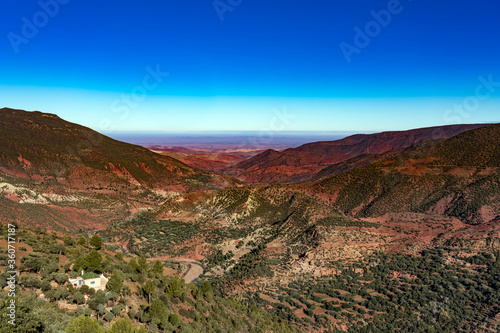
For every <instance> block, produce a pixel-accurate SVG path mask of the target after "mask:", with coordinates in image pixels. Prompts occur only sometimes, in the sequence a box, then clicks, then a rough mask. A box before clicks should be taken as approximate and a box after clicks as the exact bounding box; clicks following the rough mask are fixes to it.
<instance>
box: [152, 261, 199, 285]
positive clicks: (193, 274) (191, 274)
mask: <svg viewBox="0 0 500 333" xmlns="http://www.w3.org/2000/svg"><path fill="white" fill-rule="evenodd" d="M148 260H150V261H156V260H160V261H169V262H177V263H180V264H183V265H184V266H186V267H187V269H186V271H185V272H184V273H183V274H182V276H181V277H182V278H184V280H185V281H186V283H192V282H196V280H198V278H199V277H200V275H201V274H203V272H205V266H204V265H203V264H202V263H201V262H199V261H196V260H193V259H187V258H164V257H159V258H150V259H148Z"/></svg>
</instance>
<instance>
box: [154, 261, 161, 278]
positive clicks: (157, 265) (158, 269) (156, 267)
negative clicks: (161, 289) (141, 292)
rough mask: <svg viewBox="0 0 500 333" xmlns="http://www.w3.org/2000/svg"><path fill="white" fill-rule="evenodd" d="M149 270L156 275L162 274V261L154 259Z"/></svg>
mask: <svg viewBox="0 0 500 333" xmlns="http://www.w3.org/2000/svg"><path fill="white" fill-rule="evenodd" d="M151 271H152V272H153V273H155V274H156V275H157V276H161V275H163V263H162V262H161V261H160V260H156V261H155V263H154V265H153V268H151Z"/></svg>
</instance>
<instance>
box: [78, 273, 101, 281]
mask: <svg viewBox="0 0 500 333" xmlns="http://www.w3.org/2000/svg"><path fill="white" fill-rule="evenodd" d="M98 277H99V274H96V273H94V272H87V273H85V274H83V275H82V278H83V279H84V280H88V279H96V278H98Z"/></svg>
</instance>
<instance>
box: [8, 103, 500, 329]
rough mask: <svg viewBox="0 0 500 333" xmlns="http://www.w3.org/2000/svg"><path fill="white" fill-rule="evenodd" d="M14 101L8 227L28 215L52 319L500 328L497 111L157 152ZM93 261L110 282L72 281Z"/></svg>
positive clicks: (39, 323) (32, 264) (37, 282)
mask: <svg viewBox="0 0 500 333" xmlns="http://www.w3.org/2000/svg"><path fill="white" fill-rule="evenodd" d="M0 112H1V113H2V114H3V115H4V117H2V118H1V119H2V120H0V139H1V141H2V146H1V147H0V177H1V179H0V207H1V213H0V221H1V222H2V223H3V224H2V235H3V236H6V234H7V228H6V226H7V225H16V233H17V237H18V239H19V241H18V244H17V249H18V252H17V253H18V255H19V257H18V258H17V269H18V270H19V273H20V276H19V280H18V287H19V296H18V303H19V306H20V307H19V309H20V310H19V311H20V316H25V317H24V318H34V320H33V321H32V322H33V325H34V326H33V327H34V329H35V330H36V329H38V330H41V328H40V327H44V329H46V330H47V331H51V332H52V331H53V332H57V331H58V330H61V329H64V327H66V326H67V325H71V323H73V322H78V321H79V320H85V318H90V317H89V316H90V315H92V316H95V317H96V319H97V322H98V323H99V325H100V326H99V327H103V328H104V329H107V330H111V331H112V330H113V327H114V326H115V325H129V326H130V327H132V328H130V329H133V330H135V331H131V332H147V331H148V330H149V331H154V332H170V331H176V332H184V331H186V332H202V331H203V332H255V331H257V332H268V331H274V332H299V331H308V332H339V331H352V332H374V331H396V330H403V331H404V330H406V331H411V332H429V331H439V332H455V331H463V332H470V331H472V332H495V331H497V330H498V329H499V327H500V326H499V325H500V323H499V321H498V319H497V317H498V314H499V313H500V305H499V304H500V303H499V302H500V285H499V284H498V281H499V280H500V279H499V277H500V266H499V263H500V174H499V168H500V160H499V156H500V150H499V149H500V144H499V143H500V125H498V124H492V125H486V124H481V125H474V124H472V125H453V126H444V127H443V126H441V127H436V128H430V129H429V128H425V129H415V130H411V131H402V132H384V133H376V134H368V135H354V136H349V137H346V138H343V139H339V140H334V141H324V142H314V143H309V144H305V145H302V146H298V147H295V148H286V147H282V149H279V150H275V149H268V148H269V147H260V148H259V149H248V148H236V147H228V146H224V147H217V148H214V147H212V148H207V147H201V146H200V147H193V146H191V147H189V148H186V147H179V146H169V145H148V146H147V147H146V148H148V149H146V148H144V147H141V146H137V145H131V144H127V143H125V142H120V141H116V140H114V139H111V138H109V137H106V136H103V135H101V134H99V133H97V132H94V131H92V130H90V129H88V128H85V127H83V126H80V125H77V124H72V123H68V122H66V121H64V120H62V119H60V118H58V117H57V116H54V115H50V114H44V113H41V112H25V111H21V110H13V109H2V110H0ZM3 248H4V247H2V249H3ZM7 254H8V252H7V251H3V252H2V254H1V260H2V261H1V262H0V266H1V267H0V268H1V269H2V273H1V274H0V283H1V284H2V286H3V287H5V286H7V274H6V271H7V263H8V259H9V258H8V255H7ZM82 270H84V271H85V272H87V271H88V272H92V273H94V272H95V273H96V274H104V276H107V278H108V279H109V280H108V282H107V284H106V289H107V290H108V292H107V293H105V292H99V291H98V292H94V291H91V290H88V289H89V288H84V289H83V290H82V289H81V288H74V287H73V286H71V284H69V285H68V283H67V281H69V280H68V279H69V278H77V277H78V275H79V274H80V273H81V271H82ZM81 275H83V274H81ZM42 294H43V295H44V296H42ZM1 295H2V299H3V300H4V301H5V300H6V299H7V296H6V295H7V294H6V293H5V292H3V293H2V294H1ZM29 303H33V304H35V306H34V307H33V308H32V309H31V310H30V309H28V307H27V305H26V304H29ZM84 305H85V307H84ZM44 306H46V308H45V310H42V309H44ZM64 309H71V310H68V311H65V310H64ZM0 311H3V312H5V311H7V310H6V308H5V307H0ZM44 311H45V312H44ZM48 312H50V316H51V317H52V318H58V319H57V320H56V322H57V324H56V323H55V322H54V321H53V322H50V321H48V320H47V318H48V317H49V314H48ZM82 318H83V319H82ZM2 325H3V324H2ZM2 327H3V326H2ZM116 327H118V326H116ZM20 329H21V328H20ZM22 329H23V330H25V332H28V331H29V329H30V328H26V327H25V326H23V328H22ZM0 331H1V330H0ZM20 332H21V331H20ZM112 332H113V331H112ZM116 332H118V331H116Z"/></svg>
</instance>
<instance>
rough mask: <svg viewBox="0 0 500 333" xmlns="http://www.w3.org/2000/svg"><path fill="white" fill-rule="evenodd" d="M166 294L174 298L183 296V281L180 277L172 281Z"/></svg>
mask: <svg viewBox="0 0 500 333" xmlns="http://www.w3.org/2000/svg"><path fill="white" fill-rule="evenodd" d="M166 292H167V293H168V294H169V295H170V296H172V297H179V296H181V295H182V292H183V289H182V281H181V279H179V277H178V276H176V277H174V279H173V280H172V281H170V283H169V284H168V286H167V288H166Z"/></svg>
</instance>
